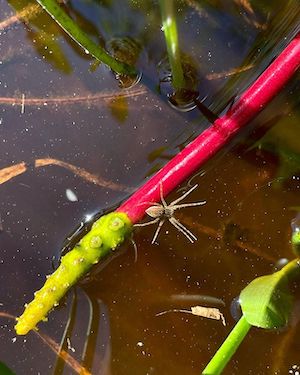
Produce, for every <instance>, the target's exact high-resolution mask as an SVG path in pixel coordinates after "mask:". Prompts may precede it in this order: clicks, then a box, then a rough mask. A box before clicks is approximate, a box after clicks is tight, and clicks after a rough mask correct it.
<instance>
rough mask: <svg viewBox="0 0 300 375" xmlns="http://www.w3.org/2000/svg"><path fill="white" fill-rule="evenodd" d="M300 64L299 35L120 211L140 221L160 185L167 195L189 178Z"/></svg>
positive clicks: (284, 82)
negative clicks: (227, 108)
mask: <svg viewBox="0 0 300 375" xmlns="http://www.w3.org/2000/svg"><path fill="white" fill-rule="evenodd" d="M299 65H300V34H298V35H297V36H296V37H295V38H294V39H293V40H292V41H291V42H290V43H289V45H288V46H287V47H286V48H285V49H284V50H283V52H282V53H281V54H280V55H279V56H278V57H277V58H276V59H275V60H274V61H273V63H272V64H271V65H270V66H269V67H268V68H267V69H266V70H265V71H264V72H263V73H262V74H261V75H260V77H259V78H258V79H257V80H256V81H255V82H254V83H253V84H252V85H251V86H250V87H249V88H248V89H247V90H246V91H245V92H244V94H243V95H242V96H241V97H240V98H239V100H238V101H237V102H236V103H235V105H234V106H233V107H232V108H231V109H230V111H229V112H228V113H226V114H225V115H224V116H223V117H221V118H219V119H218V120H216V121H215V122H214V123H213V124H212V125H211V126H210V127H209V128H208V129H206V130H205V131H203V132H202V133H201V134H200V135H199V136H198V137H197V138H196V139H195V140H194V141H193V142H191V143H190V144H189V145H188V146H187V147H186V148H184V149H183V150H182V151H181V152H180V153H179V154H178V155H176V156H175V157H174V158H173V159H172V160H170V161H169V162H168V163H167V164H166V165H165V166H164V167H163V168H162V169H161V170H160V171H159V172H157V173H156V174H155V175H154V176H152V177H151V178H150V179H149V180H148V181H147V182H146V183H145V184H144V185H143V186H141V187H140V188H139V189H138V190H137V191H136V192H135V193H134V194H133V195H132V196H131V197H130V198H129V199H128V200H127V201H125V202H124V203H123V204H122V205H121V206H120V207H119V208H118V209H117V211H119V212H125V213H126V214H127V215H128V216H129V218H130V219H131V221H132V222H133V223H136V222H138V221H139V220H141V219H142V218H143V216H144V214H145V210H146V209H147V208H148V207H149V206H150V205H151V204H150V203H149V202H159V201H160V189H159V184H160V182H161V183H162V186H163V193H164V196H166V195H168V194H169V193H170V192H171V191H172V190H173V189H175V188H176V187H177V186H178V185H179V184H180V183H181V182H183V181H184V180H185V179H186V178H187V177H189V176H191V175H192V174H193V173H194V172H195V171H197V170H198V169H199V168H200V167H201V166H202V165H203V164H204V163H205V162H206V161H207V160H209V159H210V158H211V157H212V156H213V155H215V154H216V153H217V152H218V151H219V150H220V149H221V148H222V147H223V146H224V145H225V144H226V143H228V142H229V141H230V140H231V139H232V138H233V136H234V135H235V134H236V133H237V132H238V131H239V130H241V129H242V128H243V127H244V126H245V125H246V124H247V123H249V121H251V120H252V119H253V118H254V117H255V116H256V115H258V113H259V112H260V111H261V110H262V109H263V108H264V107H265V106H266V105H267V104H268V103H269V102H270V101H271V100H272V99H273V98H274V96H275V95H276V94H278V93H279V92H280V90H281V89H282V88H283V86H284V85H285V84H286V83H287V81H288V80H289V79H290V78H291V77H292V76H293V74H294V73H295V72H296V70H297V69H298V67H299Z"/></svg>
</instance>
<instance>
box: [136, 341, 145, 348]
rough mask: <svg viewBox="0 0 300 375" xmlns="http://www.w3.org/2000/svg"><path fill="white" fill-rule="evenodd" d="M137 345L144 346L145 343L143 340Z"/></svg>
mask: <svg viewBox="0 0 300 375" xmlns="http://www.w3.org/2000/svg"><path fill="white" fill-rule="evenodd" d="M136 345H137V346H139V347H141V346H144V343H143V342H142V341H139V342H138V343H137V344H136Z"/></svg>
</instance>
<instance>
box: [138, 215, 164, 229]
mask: <svg viewBox="0 0 300 375" xmlns="http://www.w3.org/2000/svg"><path fill="white" fill-rule="evenodd" d="M159 220H160V217H157V218H155V219H154V220H151V221H147V222H146V223H138V224H134V227H145V226H146V225H150V224H155V223H157V222H158V221H159Z"/></svg>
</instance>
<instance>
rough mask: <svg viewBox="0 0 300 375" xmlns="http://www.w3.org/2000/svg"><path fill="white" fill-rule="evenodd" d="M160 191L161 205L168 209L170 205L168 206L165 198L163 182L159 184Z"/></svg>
mask: <svg viewBox="0 0 300 375" xmlns="http://www.w3.org/2000/svg"><path fill="white" fill-rule="evenodd" d="M159 191H160V200H161V203H162V204H163V206H164V207H167V206H168V204H167V202H166V201H165V198H164V193H163V186H162V182H161V181H160V182H159Z"/></svg>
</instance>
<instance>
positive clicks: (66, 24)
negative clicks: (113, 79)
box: [36, 0, 138, 76]
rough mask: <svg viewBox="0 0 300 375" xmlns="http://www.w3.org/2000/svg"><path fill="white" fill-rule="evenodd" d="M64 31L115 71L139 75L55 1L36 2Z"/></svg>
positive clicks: (38, 0)
mask: <svg viewBox="0 0 300 375" xmlns="http://www.w3.org/2000/svg"><path fill="white" fill-rule="evenodd" d="M36 1H37V2H38V3H39V4H40V5H41V6H42V7H43V8H44V9H45V10H46V11H47V12H48V13H49V14H50V16H51V17H52V18H53V19H54V20H55V21H56V22H57V23H58V24H59V25H60V26H61V27H62V29H63V30H64V31H65V32H66V33H67V34H68V35H69V36H70V37H71V38H72V39H73V40H74V41H75V42H76V43H77V44H78V45H79V46H81V47H82V48H83V49H84V50H85V51H86V52H87V53H90V54H91V55H92V56H93V57H95V58H96V59H97V60H99V61H101V62H103V63H104V64H106V65H108V66H109V67H110V68H111V69H112V70H113V71H115V72H116V73H119V74H123V75H127V76H135V75H137V73H138V72H137V70H136V69H135V67H133V66H130V65H128V64H126V63H123V62H121V61H118V60H116V59H114V58H113V57H112V56H111V55H109V54H108V53H107V52H106V51H105V50H104V49H103V48H102V47H101V46H99V45H97V44H96V43H95V42H93V41H92V40H91V39H90V38H89V37H88V36H87V34H85V33H84V32H83V31H82V30H81V28H80V27H79V26H78V25H77V24H76V22H74V21H73V20H72V18H70V17H69V16H68V15H67V14H66V13H65V12H64V11H63V10H62V8H61V7H60V6H59V5H58V3H57V2H56V1H55V0H36Z"/></svg>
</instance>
